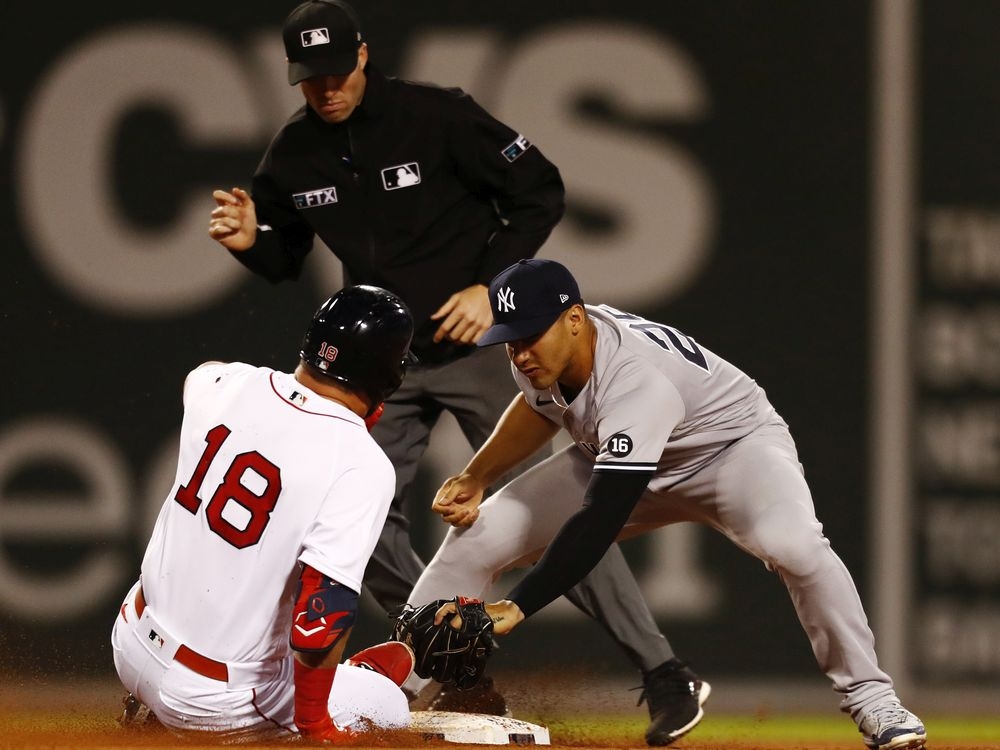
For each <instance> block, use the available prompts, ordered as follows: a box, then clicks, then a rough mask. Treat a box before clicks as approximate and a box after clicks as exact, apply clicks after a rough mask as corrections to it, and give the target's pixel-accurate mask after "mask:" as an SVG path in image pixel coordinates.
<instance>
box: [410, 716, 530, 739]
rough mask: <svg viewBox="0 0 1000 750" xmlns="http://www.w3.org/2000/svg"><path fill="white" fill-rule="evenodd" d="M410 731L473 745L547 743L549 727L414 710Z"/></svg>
mask: <svg viewBox="0 0 1000 750" xmlns="http://www.w3.org/2000/svg"><path fill="white" fill-rule="evenodd" d="M410 715H411V717H412V723H411V724H410V730H411V731H415V732H420V733H421V734H423V736H424V738H425V739H429V740H445V741H446V742H458V743H462V744H474V745H548V744H549V730H548V729H547V728H546V727H543V726H539V725H538V724H532V723H530V722H527V721H521V720H520V719H511V718H510V717H507V716H490V715H488V714H462V713H458V712H456V711H414V712H412V713H411V714H410Z"/></svg>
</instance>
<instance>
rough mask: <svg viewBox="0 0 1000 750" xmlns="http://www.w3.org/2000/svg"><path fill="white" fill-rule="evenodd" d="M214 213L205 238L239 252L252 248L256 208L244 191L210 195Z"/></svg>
mask: <svg viewBox="0 0 1000 750" xmlns="http://www.w3.org/2000/svg"><path fill="white" fill-rule="evenodd" d="M212 197H213V198H215V202H216V204H218V205H217V206H216V207H215V210H214V211H212V220H211V221H210V222H209V223H208V236H209V237H211V238H212V239H213V240H215V241H216V242H218V243H219V244H220V245H222V246H223V247H224V248H226V249H227V250H233V251H234V252H241V251H243V250H249V249H250V248H251V247H253V243H254V242H256V241H257V209H256V207H255V206H254V203H253V199H252V198H251V197H250V193H248V192H247V191H246V190H244V189H243V188H238V187H237V188H233V191H232V192H231V193H228V192H226V191H225V190H215V191H213V192H212Z"/></svg>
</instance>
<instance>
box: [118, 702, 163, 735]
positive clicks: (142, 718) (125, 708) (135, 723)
mask: <svg viewBox="0 0 1000 750" xmlns="http://www.w3.org/2000/svg"><path fill="white" fill-rule="evenodd" d="M118 723H119V724H120V725H121V727H122V729H151V728H153V727H157V726H159V725H160V722H159V720H158V719H157V718H156V714H154V713H153V712H152V711H150V710H149V706H147V705H146V704H145V703H143V702H142V701H140V700H139V699H138V698H136V697H135V696H134V695H132V693H129V694H128V695H126V696H125V697H124V698H122V715H121V716H120V717H119V718H118Z"/></svg>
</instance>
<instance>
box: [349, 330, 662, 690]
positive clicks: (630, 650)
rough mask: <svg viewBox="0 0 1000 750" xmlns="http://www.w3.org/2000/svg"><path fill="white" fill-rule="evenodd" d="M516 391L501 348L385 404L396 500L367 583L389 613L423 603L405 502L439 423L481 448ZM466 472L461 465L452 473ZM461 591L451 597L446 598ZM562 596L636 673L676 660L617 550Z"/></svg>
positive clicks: (436, 372)
mask: <svg viewBox="0 0 1000 750" xmlns="http://www.w3.org/2000/svg"><path fill="white" fill-rule="evenodd" d="M516 393H517V388H516V386H515V384H514V380H513V378H512V377H511V374H510V361H509V360H508V359H507V355H506V352H505V351H504V347H502V346H493V347H484V348H482V349H477V350H476V351H475V352H473V353H472V354H469V355H468V356H466V357H464V358H462V359H459V360H456V361H454V362H451V363H448V364H445V365H442V366H440V367H413V368H411V369H410V370H409V371H408V372H407V374H406V378H405V379H404V380H403V384H402V385H401V386H400V388H399V390H397V391H396V393H394V394H393V396H392V397H391V398H390V400H389V401H387V402H386V404H385V412H384V414H383V415H382V419H381V420H380V421H379V422H378V424H376V425H375V428H374V429H373V430H372V436H373V437H374V438H375V440H376V442H377V443H378V444H379V445H380V446H381V447H382V450H384V451H385V453H386V455H387V456H388V457H389V460H390V461H392V463H393V466H395V468H396V495H395V498H394V499H393V502H392V508H391V509H390V511H389V516H388V518H387V520H386V523H385V526H384V527H383V529H382V535H381V537H380V539H379V541H378V544H377V545H376V547H375V552H374V554H373V555H372V558H371V561H370V562H369V563H368V568H367V570H366V571H365V580H364V583H365V586H366V587H367V588H368V590H369V591H370V592H371V593H372V595H373V596H374V598H375V600H376V601H377V602H378V603H379V605H380V606H381V607H382V608H383V609H385V610H386V611H387V612H391V611H393V610H395V609H396V608H397V607H399V606H400V605H402V604H404V603H406V602H409V603H411V604H422V603H423V602H424V601H425V597H423V595H422V594H414V595H413V596H411V592H412V591H413V587H414V585H415V584H416V582H417V579H418V578H419V577H420V574H421V573H422V572H423V569H424V562H423V560H421V559H420V557H419V556H418V555H417V553H416V552H415V551H414V549H413V543H412V540H411V539H410V524H409V521H408V519H407V517H406V514H405V512H404V503H405V502H406V501H407V498H408V495H409V491H410V487H411V485H412V484H413V481H414V479H415V477H416V475H417V469H418V464H419V462H420V459H421V457H422V456H423V454H424V451H425V450H426V449H427V444H428V442H429V440H430V434H431V430H432V429H433V428H434V425H435V424H436V423H437V420H438V418H439V417H440V416H441V414H442V413H443V412H444V411H449V412H451V413H452V414H453V415H454V416H455V419H456V421H457V422H458V424H459V426H460V428H461V430H462V433H463V434H464V435H465V437H466V439H467V440H468V441H469V445H471V446H472V448H473V450H478V449H479V447H480V446H481V445H482V444H483V443H484V442H486V439H487V438H488V437H489V436H490V434H491V433H492V432H493V428H494V427H495V426H496V423H497V421H498V420H499V419H500V416H501V415H502V414H503V412H504V410H505V409H506V408H507V406H509V405H510V402H511V399H513V397H514V396H515V395H516ZM550 455H551V448H548V449H545V450H543V451H540V452H539V453H538V454H536V455H535V456H533V457H532V458H531V459H529V460H528V461H526V462H525V463H524V464H522V466H520V467H518V469H516V470H515V471H513V472H511V474H509V475H508V476H507V477H504V478H502V479H501V481H500V482H498V483H497V486H498V487H500V486H502V485H503V484H504V483H505V482H506V481H507V480H509V479H511V478H513V477H514V476H516V475H517V474H518V473H520V472H521V471H523V470H524V469H525V468H527V467H529V466H532V465H534V464H536V463H538V462H539V461H541V460H543V459H545V458H546V457H548V456H550ZM461 468H462V467H461V466H460V465H458V464H457V463H456V465H455V467H454V472H455V473H457V472H458V471H460V470H461ZM432 499H433V498H432V497H426V498H418V499H417V502H418V503H419V509H418V511H417V512H420V513H430V512H431V511H430V504H431V500H432ZM456 593H459V592H458V591H457V590H456V591H449V592H448V593H447V594H446V595H444V596H446V597H451V596H454V595H455V594H456ZM565 596H566V598H567V599H569V600H570V602H572V603H573V604H574V605H575V606H576V607H577V608H578V609H580V610H581V611H583V612H584V613H585V614H587V615H589V616H590V617H591V618H593V619H594V620H595V621H597V622H598V623H600V625H601V626H602V627H603V628H604V629H605V630H606V632H607V633H608V634H609V635H610V636H611V637H612V638H613V639H614V640H615V641H616V642H617V643H618V644H619V646H621V648H622V649H623V650H624V651H625V653H626V654H627V656H628V657H629V659H630V660H631V661H632V663H633V664H634V665H635V666H636V668H637V669H639V670H650V669H653V668H654V667H657V666H659V665H660V664H662V663H663V662H665V661H667V660H668V659H670V658H672V657H673V655H674V653H673V650H672V649H671V647H670V644H669V642H668V641H667V639H666V638H665V637H664V636H663V635H662V634H661V633H660V630H659V627H658V626H657V625H656V622H655V621H654V619H653V615H652V614H651V613H650V611H649V608H648V607H647V606H646V602H645V600H644V599H643V598H642V594H641V593H640V591H639V586H638V584H637V583H636V581H635V578H634V576H633V575H632V571H631V570H630V569H629V567H628V564H627V563H626V561H625V557H624V556H623V555H622V552H621V550H620V549H619V548H618V545H617V544H616V545H612V546H611V548H610V549H609V550H608V552H607V553H606V554H605V555H604V558H603V559H602V560H601V562H600V563H599V564H598V565H597V566H596V567H595V568H594V570H593V571H591V573H590V575H588V576H587V577H586V578H585V579H583V581H581V582H580V584H578V585H577V586H575V587H574V588H573V589H571V590H569V591H567V592H566V594H565ZM433 598H437V597H433Z"/></svg>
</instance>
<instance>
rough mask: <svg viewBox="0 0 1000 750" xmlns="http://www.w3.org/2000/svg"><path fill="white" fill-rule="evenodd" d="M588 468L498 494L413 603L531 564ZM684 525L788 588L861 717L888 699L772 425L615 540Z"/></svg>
mask: <svg viewBox="0 0 1000 750" xmlns="http://www.w3.org/2000/svg"><path fill="white" fill-rule="evenodd" d="M593 465H594V462H593V458H592V457H589V456H588V455H586V454H584V452H583V451H581V450H580V449H579V448H577V447H576V446H572V445H571V446H569V447H567V448H565V449H563V450H561V451H559V452H558V453H556V454H555V455H554V456H552V457H551V458H549V459H547V460H546V461H545V462H543V463H540V464H538V465H537V466H535V467H533V468H531V469H529V470H528V471H527V472H525V473H524V474H522V475H521V476H519V477H518V478H516V479H514V480H513V481H512V482H510V483H509V484H507V485H506V486H504V487H502V488H501V489H500V490H499V492H497V493H496V494H494V495H492V496H491V497H490V498H489V499H488V500H486V501H485V502H484V503H483V504H482V506H481V507H480V515H479V519H478V520H477V521H476V522H475V524H473V525H472V526H470V527H469V528H466V529H456V528H452V529H450V530H449V531H448V534H447V536H446V537H445V539H444V542H443V543H442V544H441V546H440V547H439V549H438V551H437V554H436V555H435V556H434V558H433V559H432V560H431V562H430V563H429V564H428V566H427V569H426V570H425V571H424V573H423V575H421V577H420V580H419V581H418V582H417V585H416V588H415V589H414V590H413V597H414V599H416V600H420V601H423V600H430V599H436V598H440V597H443V596H446V595H447V596H451V595H453V594H454V592H456V591H457V592H461V593H463V594H465V595H466V596H481V595H482V594H483V593H485V592H486V591H488V590H489V587H490V585H491V583H492V582H493V580H494V578H495V577H496V576H497V575H498V574H499V573H501V572H503V571H505V570H508V569H511V568H515V567H524V566H526V565H529V564H531V563H532V562H534V561H536V560H537V559H538V558H539V557H541V555H542V553H543V552H544V551H545V548H546V546H547V545H548V544H549V542H550V541H551V540H552V538H553V537H554V536H555V535H556V533H557V532H558V531H559V529H560V528H561V527H562V525H563V523H564V522H565V521H566V519H568V518H569V517H570V516H571V515H572V514H573V513H575V512H576V511H578V510H579V508H580V504H581V502H582V499H583V496H584V492H585V491H586V488H587V485H588V483H589V482H590V478H591V475H592V472H593ZM680 521H694V522H697V523H703V524H706V525H708V526H711V527H712V528H714V529H716V530H718V531H720V532H721V533H723V534H725V535H726V536H727V537H728V538H729V539H730V540H731V541H732V542H733V543H735V544H736V545H738V546H739V547H741V548H742V549H743V550H745V551H746V552H748V553H750V554H751V555H753V556H754V557H757V558H758V559H760V560H761V561H763V562H764V564H765V565H766V566H767V567H768V569H769V570H771V571H773V572H775V573H776V574H777V575H778V577H779V578H780V579H781V580H782V582H783V583H784V584H785V586H786V587H787V588H788V593H789V594H790V595H791V599H792V604H793V606H794V607H795V611H796V613H797V614H798V617H799V622H801V624H802V627H803V628H804V629H805V632H806V635H807V636H808V637H809V642H810V644H811V645H812V649H813V653H814V654H815V656H816V661H817V662H818V663H819V666H820V668H821V669H822V670H823V671H824V672H825V673H826V674H827V676H828V677H829V678H830V680H831V681H832V683H833V688H834V690H836V691H837V692H838V693H840V694H841V695H842V696H843V698H842V700H841V703H840V707H841V710H843V711H845V712H849V713H851V714H852V715H855V714H856V713H857V712H858V711H859V710H863V709H865V708H866V707H868V706H871V705H874V704H875V703H878V702H880V701H882V700H884V699H885V698H886V697H887V696H889V695H891V694H893V685H892V680H891V679H890V678H889V676H888V675H887V674H886V673H885V672H884V671H882V670H881V669H880V668H879V666H878V662H877V659H876V656H875V645H874V641H875V639H874V636H873V635H872V632H871V629H870V628H869V626H868V620H867V618H866V616H865V612H864V608H863V607H862V604H861V599H860V597H859V596H858V592H857V589H856V588H855V586H854V582H853V580H852V579H851V575H850V573H848V571H847V568H846V567H845V566H844V564H843V562H841V560H840V558H839V557H838V556H837V555H836V553H834V551H833V549H832V548H831V547H830V542H829V541H828V540H827V538H826V537H825V536H823V527H822V525H821V524H820V522H819V521H818V520H817V519H816V513H815V509H814V507H813V501H812V495H811V493H810V491H809V487H808V486H807V485H806V481H805V478H804V476H803V473H802V466H801V464H800V463H799V460H798V455H797V452H796V449H795V444H794V442H793V440H792V437H791V435H790V434H789V433H788V429H787V427H786V426H785V425H784V424H783V423H782V424H778V423H775V424H770V425H766V426H764V427H761V428H759V429H757V430H755V431H754V432H752V433H751V434H750V435H748V436H747V437H745V438H742V439H741V440H738V441H736V442H735V443H734V444H732V445H731V446H729V447H728V448H727V449H725V450H724V451H723V452H722V453H721V454H719V456H718V457H717V458H716V459H715V460H713V461H712V462H711V463H710V464H708V465H707V466H705V467H704V468H702V469H700V470H699V471H698V472H696V473H695V474H693V475H691V476H689V477H688V478H686V479H685V480H683V481H681V482H680V483H678V484H676V485H674V487H673V488H671V489H670V490H669V491H666V492H664V493H661V494H656V493H653V492H651V491H649V490H647V491H646V493H645V494H644V495H643V497H642V498H641V499H640V501H639V503H638V505H637V506H636V508H635V510H634V511H633V513H632V515H631V516H630V518H629V520H628V522H627V523H626V525H625V527H624V528H623V530H622V533H621V534H620V535H619V537H618V539H619V540H624V539H628V538H631V537H634V536H637V535H639V534H642V533H644V532H647V531H651V530H653V529H655V528H658V527H660V526H665V525H668V524H671V523H677V522H680Z"/></svg>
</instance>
